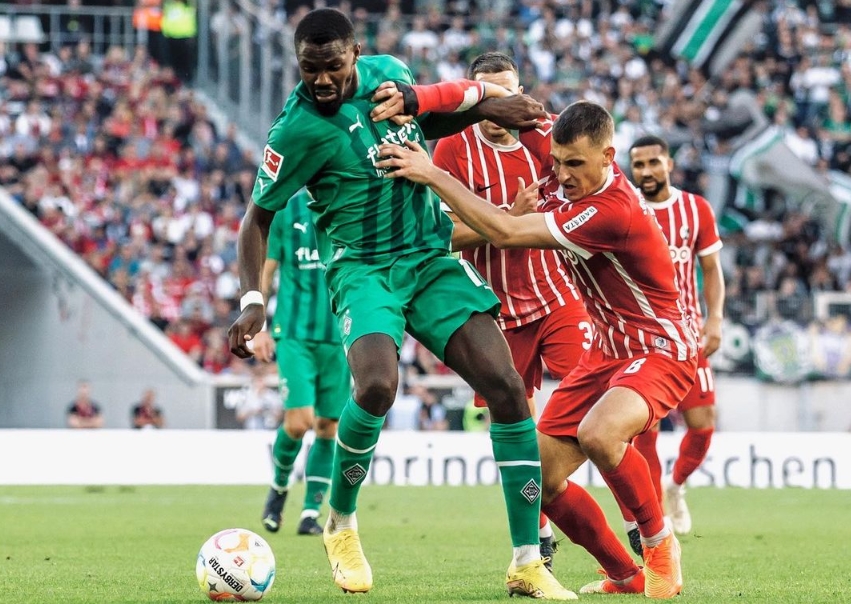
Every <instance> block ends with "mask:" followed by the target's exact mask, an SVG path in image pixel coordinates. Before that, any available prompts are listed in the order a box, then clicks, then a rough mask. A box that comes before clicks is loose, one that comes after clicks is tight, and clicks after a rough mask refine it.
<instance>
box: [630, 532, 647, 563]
mask: <svg viewBox="0 0 851 604" xmlns="http://www.w3.org/2000/svg"><path fill="white" fill-rule="evenodd" d="M626 537H627V539H629V547H631V548H632V551H634V552H635V555H636V556H640V557H641V558H642V559H644V547H643V546H642V545H641V533H639V532H638V529H637V528H634V529H631V530H629V531H627V533H626Z"/></svg>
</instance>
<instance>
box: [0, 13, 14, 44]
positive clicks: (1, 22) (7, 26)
mask: <svg viewBox="0 0 851 604" xmlns="http://www.w3.org/2000/svg"><path fill="white" fill-rule="evenodd" d="M11 40H12V18H11V17H9V15H0V42H10V41H11Z"/></svg>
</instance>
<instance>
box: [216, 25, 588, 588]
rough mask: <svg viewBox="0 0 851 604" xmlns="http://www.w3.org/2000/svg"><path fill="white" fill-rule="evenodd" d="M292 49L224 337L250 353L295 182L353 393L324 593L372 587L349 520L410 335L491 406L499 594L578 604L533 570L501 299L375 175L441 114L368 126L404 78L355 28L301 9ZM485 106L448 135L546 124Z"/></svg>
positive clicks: (516, 102)
mask: <svg viewBox="0 0 851 604" xmlns="http://www.w3.org/2000/svg"><path fill="white" fill-rule="evenodd" d="M294 41H295V51H296V56H297V59H298V64H299V72H300V75H301V80H302V81H301V82H300V83H299V84H298V86H296V89H295V90H294V91H293V93H292V94H291V95H290V97H289V99H288V100H287V103H286V105H285V107H284V110H283V112H282V113H281V115H280V116H279V117H278V119H277V120H276V122H275V123H274V124H273V125H272V127H271V129H270V131H269V136H268V140H267V145H266V147H265V153H264V158H263V163H262V164H261V166H260V169H259V170H258V175H257V182H256V184H255V188H254V191H253V194H252V202H251V203H249V206H248V208H247V210H246V215H245V218H244V219H243V222H242V225H241V227H240V234H239V245H238V253H239V265H240V267H239V268H240V282H241V285H242V288H243V291H244V292H246V293H245V294H244V295H243V298H242V300H241V306H242V309H243V312H242V314H241V315H240V317H239V318H238V319H237V321H236V322H235V323H234V324H233V326H232V327H231V329H230V332H229V339H230V346H231V350H232V351H233V352H234V354H237V355H238V356H242V357H245V356H248V355H250V354H251V351H250V350H249V349H248V342H249V341H250V340H251V338H253V337H254V335H255V334H256V333H257V332H258V331H259V330H260V328H261V326H262V324H263V321H264V318H265V317H264V314H265V313H264V308H263V297H262V294H261V293H260V292H259V291H257V290H258V289H259V287H260V283H259V282H260V273H261V267H262V264H263V260H264V256H265V242H266V239H267V236H268V231H269V225H270V224H271V222H272V218H273V216H274V213H275V212H276V211H277V210H280V209H282V208H283V207H285V205H286V203H287V201H288V200H289V198H290V197H291V196H292V194H293V193H295V192H296V191H297V190H298V189H299V188H301V187H302V186H304V185H306V186H307V188H308V190H309V191H310V193H311V196H312V197H313V201H311V202H310V203H309V204H308V207H309V208H310V209H311V210H312V211H313V212H314V222H315V224H316V229H317V242H318V245H319V255H320V258H321V259H322V260H323V262H324V263H325V264H326V281H327V284H328V288H329V290H330V293H331V304H332V310H333V311H334V314H335V315H336V317H337V320H338V325H339V328H340V333H341V335H342V339H343V345H344V347H345V348H346V350H347V359H348V363H349V367H350V369H351V372H352V376H353V378H354V395H353V397H351V398H349V400H348V401H347V403H346V406H345V408H344V409H343V412H342V414H341V416H340V421H339V425H338V432H337V444H336V448H335V456H334V467H333V470H332V475H331V496H330V500H329V504H330V512H329V515H328V521H327V523H326V525H325V531H324V535H323V539H324V543H325V549H326V552H327V554H328V558H329V562H330V564H331V568H332V573H333V577H334V581H335V583H336V584H337V585H338V586H339V587H341V588H342V589H343V590H344V591H353V592H365V591H369V590H370V589H371V588H372V570H371V568H370V566H369V563H368V562H367V561H366V558H365V556H364V555H363V550H362V549H361V545H360V537H359V534H358V531H357V520H356V517H355V509H356V507H357V495H358V493H359V489H360V486H361V484H362V482H363V480H364V479H365V477H366V476H367V475H368V471H369V465H370V462H371V459H372V455H373V451H374V449H375V446H376V444H377V442H378V437H379V434H380V432H381V428H382V426H383V424H384V416H385V415H386V413H387V411H388V410H389V409H390V407H391V405H392V404H393V401H394V399H395V395H396V390H397V382H398V366H397V359H398V351H399V348H400V347H401V344H402V337H403V334H404V332H405V331H408V332H409V333H410V334H411V335H413V336H414V337H415V338H417V339H418V340H419V341H420V342H421V343H422V344H424V345H425V346H426V347H428V348H429V349H430V350H431V351H432V352H434V353H435V354H436V355H437V356H438V357H439V358H441V359H443V361H444V362H445V363H446V364H447V365H448V366H449V367H451V368H452V369H454V370H455V371H456V372H457V373H458V374H459V375H460V376H461V377H463V378H464V379H465V380H466V381H467V382H468V383H469V384H470V385H471V386H472V387H473V388H474V389H475V390H476V391H477V392H479V393H481V394H482V395H483V396H484V398H485V400H486V401H487V402H488V406H489V408H490V411H491V417H492V419H493V424H492V425H491V429H490V434H491V440H492V443H493V453H494V459H495V460H496V462H497V465H498V467H499V468H500V475H501V478H502V486H503V494H504V497H505V501H506V507H507V509H508V519H509V530H510V533H511V538H512V544H513V545H514V555H513V559H512V562H511V565H510V566H509V570H508V576H507V586H508V589H509V591H510V592H511V593H520V594H523V595H533V594H537V595H543V596H545V597H547V598H549V599H559V600H566V599H573V598H575V595H574V594H573V593H572V592H569V591H567V590H565V589H564V588H563V587H562V586H561V585H560V584H559V583H558V581H556V579H555V578H554V577H553V576H552V575H551V574H550V573H549V572H548V571H547V570H546V568H545V567H544V565H543V562H544V561H543V560H542V559H541V557H540V549H539V539H538V515H539V512H540V484H541V482H540V481H541V474H540V456H539V451H538V445H537V439H536V435H535V426H534V423H533V422H532V419H531V418H530V416H529V407H528V405H527V404H526V398H525V390H524V387H523V382H522V380H521V378H520V376H519V375H518V374H517V372H516V371H515V370H514V367H513V364H512V361H511V356H510V354H509V351H508V347H507V345H506V344H505V339H504V338H503V337H502V334H501V333H500V331H499V328H498V327H497V325H496V322H495V320H494V314H495V312H496V311H497V309H498V301H497V298H496V297H495V296H494V295H493V293H492V292H491V291H490V289H489V288H488V287H487V285H486V283H485V282H484V280H483V279H482V278H481V277H480V276H479V275H478V273H476V271H475V269H473V267H471V266H470V265H469V264H466V263H464V262H459V261H458V260H456V259H454V258H453V257H452V256H451V255H450V254H449V252H448V249H449V240H450V237H451V232H452V226H451V222H450V221H449V219H448V218H447V217H445V215H444V214H443V213H442V212H441V210H440V207H439V204H438V202H437V200H436V199H435V198H434V197H433V195H432V193H431V192H430V191H429V189H428V188H427V187H425V186H422V185H417V184H414V183H411V182H409V181H407V180H404V179H399V180H396V181H391V180H389V179H385V178H384V177H383V171H381V170H379V169H377V168H376V167H375V163H376V162H377V161H378V155H377V150H378V147H379V145H380V144H381V143H382V142H385V141H390V140H397V141H399V140H416V141H420V142H423V141H424V139H425V138H426V133H427V132H429V131H430V129H431V128H432V127H435V124H437V125H438V126H437V127H440V126H439V124H440V123H439V121H438V120H439V118H438V116H431V117H430V118H429V119H425V118H424V119H415V120H413V121H412V122H409V123H405V124H402V125H399V124H396V123H394V122H390V121H382V122H376V121H373V120H372V119H371V115H370V114H371V112H372V111H373V109H374V108H375V104H374V102H373V100H372V99H373V96H374V93H375V91H376V90H377V89H378V87H379V86H380V85H381V84H382V83H384V82H385V81H395V82H397V83H398V84H399V86H400V87H401V88H405V87H408V88H410V85H411V84H413V77H412V75H411V72H410V70H409V69H408V68H407V67H406V66H405V65H404V64H402V63H401V62H399V61H398V60H396V59H394V58H392V57H387V56H375V57H361V56H360V46H359V45H358V44H357V43H356V42H355V39H354V28H353V26H352V24H351V22H350V21H349V20H348V19H347V18H346V17H345V16H344V15H343V14H342V13H340V12H339V11H336V10H333V9H318V10H314V11H312V12H311V13H309V14H308V15H307V16H306V17H305V18H304V19H303V20H302V21H301V22H300V23H299V25H298V27H297V28H296V32H295V36H294ZM465 98H466V95H465ZM463 100H464V99H460V100H459V104H461V101H463ZM489 101H490V102H489V103H484V104H479V105H477V106H476V108H474V110H473V111H471V112H468V113H469V115H466V118H467V119H462V120H458V121H455V122H454V124H455V126H456V127H455V129H454V130H450V131H458V130H459V128H463V127H465V126H467V125H469V124H470V123H474V122H476V121H479V120H481V119H492V120H495V121H498V122H501V123H502V124H503V125H504V126H506V127H509V128H513V127H516V126H518V125H524V124H528V123H533V120H534V119H536V118H537V117H539V116H543V115H545V114H544V112H543V108H542V107H541V106H540V104H537V103H536V104H534V106H530V104H529V101H528V98H523V97H520V96H510V97H506V98H504V99H490V100H489ZM488 106H489V108H488V109H487V110H485V109H483V107H488ZM518 109H520V111H518ZM518 114H519V117H520V118H521V119H519V120H516V119H514V118H515V117H518ZM444 126H445V124H444ZM435 131H436V130H435ZM444 131H446V130H444ZM432 132H434V131H432Z"/></svg>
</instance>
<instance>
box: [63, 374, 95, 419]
mask: <svg viewBox="0 0 851 604" xmlns="http://www.w3.org/2000/svg"><path fill="white" fill-rule="evenodd" d="M67 421H68V427H69V428H103V415H102V414H101V408H100V405H99V404H98V403H96V402H95V401H94V400H92V398H91V384H90V383H89V382H88V381H86V380H80V381H79V382H77V396H75V397H74V400H73V401H71V404H70V405H69V406H68V415H67Z"/></svg>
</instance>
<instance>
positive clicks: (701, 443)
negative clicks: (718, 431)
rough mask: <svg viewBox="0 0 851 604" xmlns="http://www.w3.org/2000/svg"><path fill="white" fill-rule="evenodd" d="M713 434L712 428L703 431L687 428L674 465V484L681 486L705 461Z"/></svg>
mask: <svg viewBox="0 0 851 604" xmlns="http://www.w3.org/2000/svg"><path fill="white" fill-rule="evenodd" d="M713 432H715V429H714V428H706V429H705V430H693V429H691V428H689V429H688V430H686V434H685V436H683V440H682V442H681V443H680V456H679V457H677V461H676V463H674V472H673V478H674V482H675V483H677V484H683V483H684V482H685V481H686V479H687V478H688V477H689V476H691V475H692V474H693V473H694V471H695V470H696V469H697V468H698V467H699V466H700V464H702V463H703V460H704V459H706V452H707V451H709V443H711V442H712V433H713Z"/></svg>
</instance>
